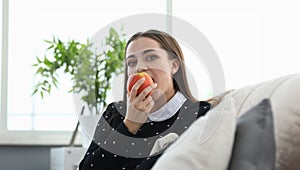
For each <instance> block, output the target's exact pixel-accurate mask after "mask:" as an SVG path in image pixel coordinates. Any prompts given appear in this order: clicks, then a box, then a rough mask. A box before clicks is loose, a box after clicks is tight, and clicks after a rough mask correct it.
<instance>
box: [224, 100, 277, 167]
mask: <svg viewBox="0 0 300 170" xmlns="http://www.w3.org/2000/svg"><path fill="white" fill-rule="evenodd" d="M275 151H276V146H275V138H274V128H273V113H272V109H271V103H270V100H269V99H263V100H262V101H261V102H260V103H259V104H257V105H255V106H254V107H252V108H251V109H250V110H248V111H247V112H245V113H244V114H243V115H241V116H240V117H239V118H238V120H237V128H236V134H235V141H234V146H233V150H232V156H231V160H230V164H229V167H228V170H273V169H275V153H276V152H275Z"/></svg>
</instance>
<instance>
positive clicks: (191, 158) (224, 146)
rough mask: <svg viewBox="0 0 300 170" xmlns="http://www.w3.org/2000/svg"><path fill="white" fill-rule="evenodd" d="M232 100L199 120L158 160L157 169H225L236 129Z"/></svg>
mask: <svg viewBox="0 0 300 170" xmlns="http://www.w3.org/2000/svg"><path fill="white" fill-rule="evenodd" d="M232 103H233V102H232V99H231V97H225V98H224V99H223V100H222V102H221V103H220V104H218V105H217V106H216V107H214V108H213V109H211V110H210V111H209V112H208V113H207V114H206V115H205V116H202V117H200V118H198V119H197V120H196V121H195V122H194V123H193V124H192V125H191V126H190V127H189V128H188V129H187V130H186V131H185V132H184V133H183V134H182V135H181V136H180V137H179V138H178V139H177V140H176V141H175V142H174V143H173V144H172V145H171V146H170V147H169V148H168V149H167V150H166V151H165V152H164V154H163V155H162V156H161V157H160V158H159V159H158V160H157V162H156V163H155V165H154V166H153V169H155V170H158V169H161V170H166V169H172V170H176V169H178V170H179V169H180V170H182V169H205V170H215V169H218V170H223V169H224V170H225V169H227V167H228V163H229V159H230V155H231V150H232V146H233V140H234V135H235V127H236V110H235V107H234V105H233V104H232Z"/></svg>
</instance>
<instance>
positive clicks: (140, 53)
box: [126, 37, 179, 100]
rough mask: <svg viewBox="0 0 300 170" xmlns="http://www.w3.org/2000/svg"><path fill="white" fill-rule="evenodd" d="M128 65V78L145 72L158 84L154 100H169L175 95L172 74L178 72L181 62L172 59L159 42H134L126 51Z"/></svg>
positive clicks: (151, 40) (154, 92)
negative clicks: (164, 98)
mask: <svg viewBox="0 0 300 170" xmlns="http://www.w3.org/2000/svg"><path fill="white" fill-rule="evenodd" d="M126 65H127V69H128V70H127V74H128V77H129V76H131V75H132V74H135V73H138V72H143V71H145V72H147V73H148V74H149V75H150V76H151V77H152V79H153V81H154V82H155V83H157V88H156V89H155V90H154V91H153V92H152V98H153V99H154V100H157V99H159V98H161V97H166V100H169V99H170V98H171V97H172V96H173V95H174V93H175V90H174V86H173V80H172V74H174V73H175V72H176V71H177V70H178V67H179V62H178V60H176V59H170V58H169V56H168V52H167V51H165V50H164V49H162V48H161V47H160V44H159V43H158V42H157V41H155V40H153V39H151V38H146V37H140V38H138V39H136V40H134V41H132V42H131V43H130V44H129V45H128V47H127V51H126ZM127 84H128V83H127Z"/></svg>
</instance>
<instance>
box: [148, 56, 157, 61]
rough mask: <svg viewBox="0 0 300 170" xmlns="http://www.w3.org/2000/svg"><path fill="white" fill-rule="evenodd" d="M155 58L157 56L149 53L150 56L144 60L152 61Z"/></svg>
mask: <svg viewBox="0 0 300 170" xmlns="http://www.w3.org/2000/svg"><path fill="white" fill-rule="evenodd" d="M156 58H157V56H155V55H151V56H148V57H147V58H146V60H147V61H153V60H155V59H156Z"/></svg>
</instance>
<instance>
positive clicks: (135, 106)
mask: <svg viewBox="0 0 300 170" xmlns="http://www.w3.org/2000/svg"><path fill="white" fill-rule="evenodd" d="M144 81H145V78H141V79H139V80H138V81H137V82H136V83H135V84H134V85H133V87H132V89H131V91H130V93H129V94H127V111H126V116H125V119H124V124H125V125H126V127H127V129H128V131H129V132H131V133H132V134H136V132H137V131H138V129H139V128H140V127H141V126H142V125H143V124H144V123H145V122H146V120H147V118H148V115H149V113H150V111H151V109H152V108H153V106H154V101H153V99H152V97H151V96H150V95H149V93H150V92H151V91H152V90H153V89H154V88H156V86H157V84H156V83H154V84H152V85H150V86H148V87H147V88H145V89H144V90H143V91H142V92H141V93H140V94H139V95H137V91H138V89H139V88H140V86H141V85H142V84H143V83H144Z"/></svg>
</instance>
